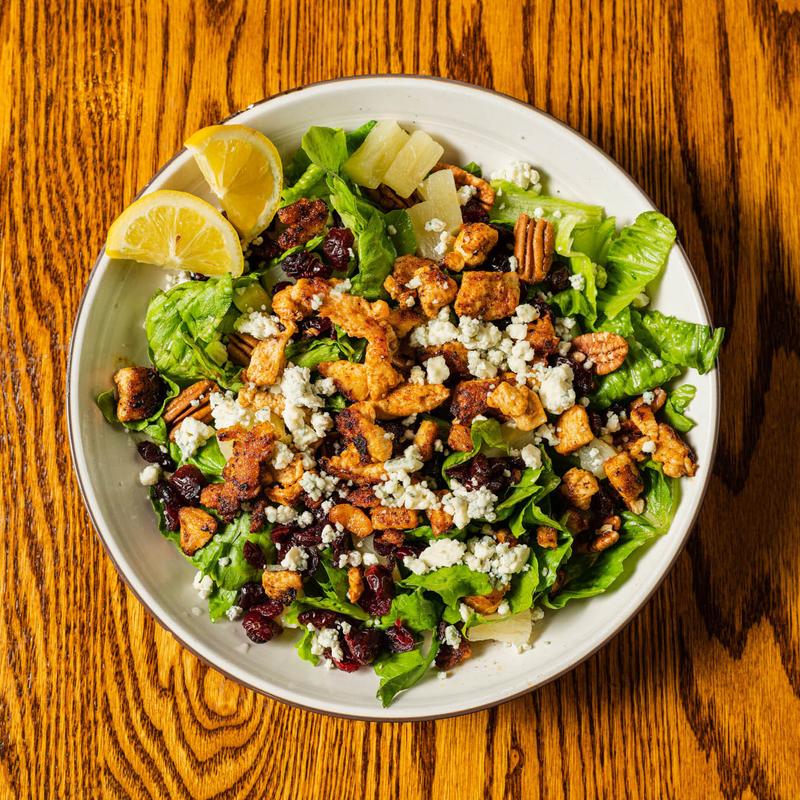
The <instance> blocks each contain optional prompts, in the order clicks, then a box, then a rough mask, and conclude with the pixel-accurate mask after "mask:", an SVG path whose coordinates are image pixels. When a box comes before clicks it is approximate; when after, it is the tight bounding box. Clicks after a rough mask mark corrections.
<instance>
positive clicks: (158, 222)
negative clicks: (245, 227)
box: [106, 189, 244, 277]
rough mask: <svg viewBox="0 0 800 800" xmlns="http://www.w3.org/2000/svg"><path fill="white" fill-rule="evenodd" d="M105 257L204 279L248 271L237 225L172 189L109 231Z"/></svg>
mask: <svg viewBox="0 0 800 800" xmlns="http://www.w3.org/2000/svg"><path fill="white" fill-rule="evenodd" d="M106 253H107V254H108V255H109V256H110V257H111V258H126V259H132V260H133V261H141V262H143V263H145V264H156V265H157V266H159V267H165V268H167V269H183V270H187V271H188V272H199V273H201V274H203V275H224V274H225V273H226V272H230V273H231V275H233V276H234V277H238V276H239V275H241V274H242V271H243V270H244V256H243V255H242V245H241V243H240V241H239V235H238V234H237V233H236V229H235V228H234V227H233V225H231V224H230V222H228V220H226V219H225V217H223V216H222V214H220V212H219V211H217V209H216V208H214V206H212V205H211V204H210V203H207V202H206V201H205V200H201V199H200V198H199V197H195V196H194V195H193V194H187V193H186V192H176V191H172V190H170V189H161V190H159V191H156V192H152V193H151V194H147V195H145V196H144V197H141V198H139V199H138V200H137V201H136V202H135V203H131V205H129V206H128V208H126V209H125V210H124V211H123V212H122V214H120V215H119V216H118V217H117V218H116V219H115V220H114V223H113V225H112V226H111V228H110V229H109V231H108V239H107V241H106Z"/></svg>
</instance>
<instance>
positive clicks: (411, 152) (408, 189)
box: [383, 131, 444, 197]
mask: <svg viewBox="0 0 800 800" xmlns="http://www.w3.org/2000/svg"><path fill="white" fill-rule="evenodd" d="M442 153H444V148H443V147H442V146H441V145H440V144H437V143H436V142H434V141H433V139H431V137H430V136H428V134H427V133H425V132H424V131H414V133H412V134H411V138H410V139H409V140H408V141H407V142H406V143H405V145H404V146H403V149H402V150H401V151H400V152H399V153H398V154H397V156H396V157H395V159H394V161H392V165H391V166H390V167H389V169H388V170H386V174H385V175H384V176H383V183H385V184H386V185H387V186H388V187H389V188H390V189H394V190H395V191H396V192H397V194H399V195H400V197H410V196H411V194H412V192H413V191H414V189H416V188H417V186H419V183H420V181H421V180H422V179H423V178H424V177H425V176H426V175H427V174H428V173H429V172H430V171H431V169H432V168H433V166H434V164H436V162H437V161H438V160H439V159H440V158H441V157H442Z"/></svg>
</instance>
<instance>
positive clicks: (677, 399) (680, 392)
mask: <svg viewBox="0 0 800 800" xmlns="http://www.w3.org/2000/svg"><path fill="white" fill-rule="evenodd" d="M696 393H697V387H695V386H692V385H691V384H690V383H684V384H683V386H679V387H678V388H677V389H673V390H672V391H671V392H670V393H669V395H668V397H667V402H666V403H665V404H664V410H663V412H662V413H663V415H664V419H665V420H666V422H667V424H668V425H672V427H673V428H675V430H676V431H680V432H681V433H688V432H689V431H690V430H691V429H692V428H694V426H695V423H694V421H693V420H691V419H689V417H687V416H686V414H684V413H683V412H684V411H686V409H687V408H688V406H689V403H691V402H692V400H693V399H694V396H695V394H696Z"/></svg>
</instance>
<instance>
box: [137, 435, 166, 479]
mask: <svg viewBox="0 0 800 800" xmlns="http://www.w3.org/2000/svg"><path fill="white" fill-rule="evenodd" d="M136 451H137V452H138V453H139V456H140V457H141V458H142V459H144V460H145V461H147V463H148V464H158V466H159V467H161V469H163V470H166V471H167V472H172V470H174V469H175V462H174V461H173V460H172V459H171V458H170V456H169V453H165V452H164V451H163V450H162V449H161V448H160V447H159V446H158V445H157V444H156V443H155V442H139V444H137V445H136Z"/></svg>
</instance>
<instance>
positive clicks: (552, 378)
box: [539, 364, 575, 414]
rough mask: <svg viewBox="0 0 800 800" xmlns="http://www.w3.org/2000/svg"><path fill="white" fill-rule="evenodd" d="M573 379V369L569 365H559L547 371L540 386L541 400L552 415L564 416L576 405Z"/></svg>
mask: <svg viewBox="0 0 800 800" xmlns="http://www.w3.org/2000/svg"><path fill="white" fill-rule="evenodd" d="M573 377H574V375H573V372H572V368H571V367H570V366H569V365H568V364H559V365H558V366H555V367H551V368H549V369H547V371H546V374H545V376H544V378H543V379H542V380H541V383H540V384H539V399H540V400H541V401H542V405H543V406H544V407H545V409H546V410H547V411H549V412H550V413H551V414H562V413H563V412H564V411H566V410H567V409H568V408H570V407H571V406H573V405H575V390H574V389H573V388H572V379H573Z"/></svg>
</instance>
